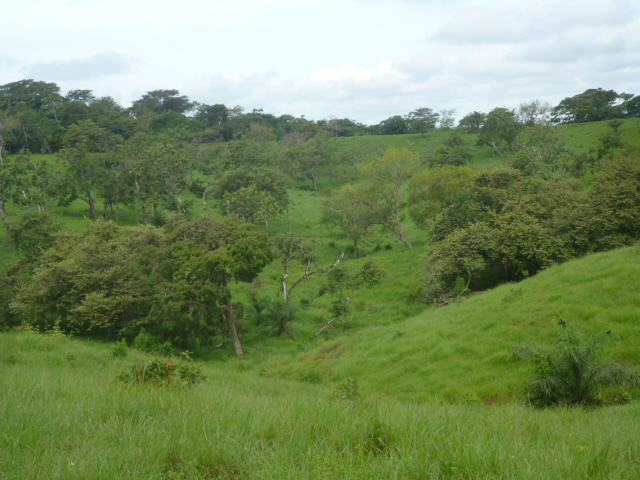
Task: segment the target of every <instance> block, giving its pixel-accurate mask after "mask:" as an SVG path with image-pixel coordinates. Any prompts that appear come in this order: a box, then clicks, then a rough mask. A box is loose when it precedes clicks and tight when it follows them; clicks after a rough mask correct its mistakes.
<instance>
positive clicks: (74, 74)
mask: <svg viewBox="0 0 640 480" xmlns="http://www.w3.org/2000/svg"><path fill="white" fill-rule="evenodd" d="M6 3H7V4H6V5H4V7H3V9H2V18H3V22H2V26H1V27H0V39H1V41H0V85H4V84H6V83H10V82H14V81H18V80H22V79H28V78H30V79H34V80H38V81H46V82H55V83H56V84H58V85H59V86H60V88H61V91H62V93H63V94H66V92H68V91H69V90H73V89H89V90H93V92H94V94H95V95H96V96H111V97H113V98H114V99H115V100H116V101H117V102H118V103H120V104H121V105H123V106H128V105H130V103H131V102H132V101H134V100H137V99H139V98H140V97H141V96H142V95H144V93H145V92H148V91H152V90H157V89H175V90H179V91H180V94H182V95H187V96H188V97H189V98H190V99H191V100H195V101H198V102H201V103H206V104H216V103H223V104H225V105H226V106H227V107H229V108H231V107H234V106H237V105H239V106H242V107H243V108H244V109H245V111H252V110H253V109H263V111H264V112H265V113H271V114H274V115H277V116H279V115H284V114H289V115H294V116H298V117H299V116H303V115H304V117H305V118H307V119H309V120H320V119H328V118H332V117H336V118H350V119H352V120H355V121H357V122H361V123H364V124H367V125H374V124H377V123H379V122H381V121H382V120H385V119H387V118H389V117H391V116H393V115H405V114H407V113H409V112H411V111H413V110H416V109H417V108H423V107H428V108H432V109H433V110H434V111H440V110H443V109H455V111H456V118H457V119H458V120H459V119H460V118H461V117H462V116H464V115H466V114H467V113H469V112H472V111H474V110H477V111H482V112H488V111H490V110H491V109H493V108H496V107H507V108H517V107H518V105H520V104H521V103H524V102H528V101H531V100H534V99H538V100H541V101H543V102H548V103H550V104H551V105H552V106H555V105H557V104H558V102H560V101H561V100H562V99H563V98H566V97H570V96H573V95H576V94H578V93H582V92H583V91H585V90H586V89H589V88H599V87H601V88H604V89H607V90H609V89H613V90H615V91H617V92H618V93H622V92H628V93H633V94H636V95H637V94H640V1H638V0H615V1H613V0H581V1H574V0H548V1H545V0H538V1H529V0H519V1H515V0H475V1H473V0H323V1H322V2H316V1H313V2H311V1H305V0H270V1H264V0H262V1H261V0H224V1H222V0H180V1H171V2H170V1H167V0H108V1H105V0H20V1H19V2H18V1H15V2H6Z"/></svg>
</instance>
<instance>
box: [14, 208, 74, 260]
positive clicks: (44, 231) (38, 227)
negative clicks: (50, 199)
mask: <svg viewBox="0 0 640 480" xmlns="http://www.w3.org/2000/svg"><path fill="white" fill-rule="evenodd" d="M60 230H62V221H61V220H60V219H58V218H57V217H55V216H53V215H51V214H49V213H47V212H35V211H25V212H23V213H22V214H21V215H20V216H19V217H18V219H17V220H16V221H15V222H14V223H13V225H12V227H11V231H10V232H9V242H10V243H11V244H12V245H14V246H15V247H16V248H17V249H18V250H20V251H21V252H22V254H23V255H24V256H25V258H26V259H27V261H29V262H33V261H34V260H36V259H37V258H39V257H40V255H41V254H42V252H43V251H44V250H46V249H48V248H51V247H53V245H54V244H55V241H56V234H57V233H58V232H59V231H60Z"/></svg>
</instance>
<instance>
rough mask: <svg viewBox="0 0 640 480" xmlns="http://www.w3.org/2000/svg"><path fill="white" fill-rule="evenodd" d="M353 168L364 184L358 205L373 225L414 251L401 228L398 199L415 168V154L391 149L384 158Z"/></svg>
mask: <svg viewBox="0 0 640 480" xmlns="http://www.w3.org/2000/svg"><path fill="white" fill-rule="evenodd" d="M356 168H357V169H358V171H359V172H360V174H361V175H362V179H363V181H364V185H363V186H362V187H361V188H359V189H358V190H356V192H357V195H358V197H359V201H360V203H362V204H363V205H365V206H366V207H367V208H369V210H371V212H372V214H373V216H372V218H373V219H374V224H377V225H381V226H382V227H383V228H385V229H387V230H389V231H390V232H392V233H393V234H394V235H395V236H396V237H397V238H398V239H399V240H400V241H401V242H402V243H404V244H405V245H406V246H407V247H409V248H413V245H411V242H409V240H408V239H407V237H406V235H405V233H404V228H403V226H402V214H401V212H400V206H401V204H402V201H401V198H400V195H401V192H402V187H403V186H404V184H405V182H406V181H407V180H409V179H410V178H411V177H412V176H413V174H414V173H415V171H416V169H417V168H418V158H417V156H416V154H415V153H413V152H411V151H410V150H408V149H406V148H402V149H396V148H390V149H388V150H387V151H386V152H385V154H384V155H383V156H381V157H378V158H376V159H375V160H373V161H372V162H371V163H367V164H364V163H362V164H359V165H357V166H356Z"/></svg>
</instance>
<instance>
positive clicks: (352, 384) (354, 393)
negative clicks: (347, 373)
mask: <svg viewBox="0 0 640 480" xmlns="http://www.w3.org/2000/svg"><path fill="white" fill-rule="evenodd" d="M331 396H332V397H333V398H338V399H340V400H348V401H351V402H354V401H356V400H359V399H360V397H361V396H362V395H361V394H360V392H359V391H358V380H356V379H355V378H351V377H349V378H346V379H344V380H343V381H342V382H340V383H339V384H338V387H337V388H336V389H335V390H334V391H333V392H331Z"/></svg>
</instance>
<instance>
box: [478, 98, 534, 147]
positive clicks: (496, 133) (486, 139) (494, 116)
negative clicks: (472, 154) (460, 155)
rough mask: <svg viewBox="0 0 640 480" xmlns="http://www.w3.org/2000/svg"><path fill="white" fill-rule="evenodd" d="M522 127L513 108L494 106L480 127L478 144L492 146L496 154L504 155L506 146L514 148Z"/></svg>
mask: <svg viewBox="0 0 640 480" xmlns="http://www.w3.org/2000/svg"><path fill="white" fill-rule="evenodd" d="M522 127H523V125H522V124H521V123H520V122H518V119H517V118H516V114H515V113H514V112H513V111H512V110H508V109H506V108H494V109H493V110H491V111H490V112H489V113H488V114H487V118H486V120H485V122H484V124H483V125H482V128H480V136H479V137H478V144H479V145H488V146H490V147H491V149H492V150H493V153H494V155H502V153H503V152H502V150H504V149H505V148H509V149H513V147H514V146H515V141H516V138H517V137H518V134H519V133H520V131H521V130H522Z"/></svg>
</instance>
